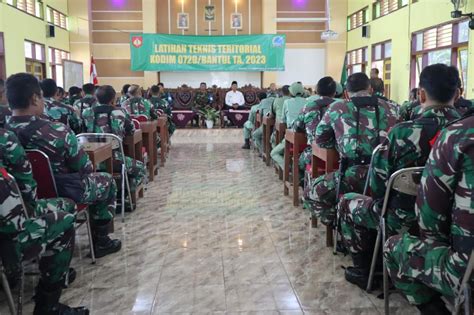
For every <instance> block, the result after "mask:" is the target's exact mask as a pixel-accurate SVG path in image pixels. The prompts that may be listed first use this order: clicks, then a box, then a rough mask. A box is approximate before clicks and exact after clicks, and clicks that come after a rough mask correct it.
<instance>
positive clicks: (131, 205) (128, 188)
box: [124, 170, 133, 209]
mask: <svg viewBox="0 0 474 315" xmlns="http://www.w3.org/2000/svg"><path fill="white" fill-rule="evenodd" d="M124 174H125V176H124V178H125V185H127V194H128V200H130V207H131V208H132V209H133V199H132V192H131V190H130V181H129V180H128V175H127V171H126V170H125V172H124Z"/></svg>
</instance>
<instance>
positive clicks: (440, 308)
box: [416, 296, 451, 315]
mask: <svg viewBox="0 0 474 315" xmlns="http://www.w3.org/2000/svg"><path fill="white" fill-rule="evenodd" d="M416 308H417V309H418V310H419V311H420V313H421V314H422V315H449V314H451V312H450V311H448V309H447V308H446V305H445V304H444V302H443V300H441V298H440V297H439V296H436V297H434V298H433V299H432V300H431V301H429V302H428V303H424V304H420V305H417V306H416Z"/></svg>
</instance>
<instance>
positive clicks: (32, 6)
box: [7, 0, 43, 19]
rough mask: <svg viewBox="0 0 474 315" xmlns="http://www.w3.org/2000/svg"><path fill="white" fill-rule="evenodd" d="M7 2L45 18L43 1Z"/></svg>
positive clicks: (21, 0)
mask: <svg viewBox="0 0 474 315" xmlns="http://www.w3.org/2000/svg"><path fill="white" fill-rule="evenodd" d="M7 4H9V5H11V6H12V7H15V8H17V9H19V10H21V11H24V12H26V13H28V14H30V15H33V16H36V17H38V18H40V19H42V18H43V3H42V2H39V1H38V0H7Z"/></svg>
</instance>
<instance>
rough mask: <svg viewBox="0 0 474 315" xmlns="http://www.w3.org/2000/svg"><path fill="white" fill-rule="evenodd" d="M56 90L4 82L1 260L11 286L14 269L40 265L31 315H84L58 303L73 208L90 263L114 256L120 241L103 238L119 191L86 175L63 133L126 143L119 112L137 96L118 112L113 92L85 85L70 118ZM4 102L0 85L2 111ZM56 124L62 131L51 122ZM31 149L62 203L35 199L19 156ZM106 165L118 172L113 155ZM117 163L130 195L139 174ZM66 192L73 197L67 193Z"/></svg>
mask: <svg viewBox="0 0 474 315" xmlns="http://www.w3.org/2000/svg"><path fill="white" fill-rule="evenodd" d="M89 88H90V89H89ZM137 88H138V87H137ZM57 90H58V88H57V86H56V83H55V82H54V81H53V80H49V79H46V80H43V81H42V82H41V83H40V82H38V80H37V79H36V78H35V77H33V76H32V75H30V74H26V73H19V74H15V75H12V76H10V77H9V78H8V80H7V82H6V101H7V103H8V106H6V105H3V106H1V108H2V109H6V110H4V111H3V112H4V113H6V115H5V116H6V118H5V121H4V123H3V125H2V126H1V127H0V186H1V188H0V239H1V240H5V239H6V240H8V241H9V242H8V243H9V244H13V245H12V246H11V248H12V250H11V251H10V252H9V253H8V254H7V252H4V251H3V248H2V255H1V256H2V257H1V258H2V262H3V265H4V266H5V269H6V270H7V275H8V278H9V280H10V283H11V284H12V285H14V284H15V282H16V281H17V278H18V263H19V262H21V261H23V260H30V259H33V258H35V257H40V260H39V267H40V273H41V275H40V280H39V283H38V285H37V288H36V294H35V302H36V303H35V309H34V314H35V315H38V314H41V315H49V314H81V315H82V314H88V310H87V309H85V308H83V307H79V308H70V307H68V306H66V305H62V304H60V303H59V299H60V296H61V292H62V290H63V288H64V286H65V281H66V280H65V279H66V278H67V279H69V280H68V281H69V282H71V281H72V280H73V279H74V277H75V271H74V270H73V269H72V268H70V267H69V265H70V262H71V259H72V253H73V249H74V238H75V230H74V226H75V221H76V216H75V214H76V203H77V204H85V205H87V206H88V212H89V217H90V223H91V227H92V239H93V246H94V252H95V257H97V258H100V257H103V256H106V255H109V254H112V253H115V252H117V251H119V250H120V249H121V245H122V244H121V241H120V240H118V239H111V238H110V237H109V227H110V223H111V221H112V220H113V218H114V215H115V213H116V211H117V209H116V206H117V198H119V197H120V196H123V195H125V194H124V193H123V192H120V191H118V188H119V189H120V187H117V184H116V182H115V179H114V177H113V176H112V174H108V173H105V172H94V171H93V165H92V163H91V161H90V160H89V157H88V155H87V154H86V152H85V151H84V150H83V148H82V147H81V145H80V143H79V142H78V140H77V138H76V134H75V132H74V130H73V129H72V128H70V127H69V126H71V127H73V128H77V129H76V130H75V131H76V132H82V131H87V132H95V133H113V134H115V135H117V136H119V137H120V138H123V137H125V136H127V135H131V134H132V133H133V132H134V125H133V123H132V121H131V118H130V117H131V116H130V115H131V114H130V112H129V111H127V110H126V109H125V108H128V110H131V111H132V113H133V107H134V106H135V105H136V103H135V101H134V97H135V98H138V96H137V94H136V93H135V87H134V86H131V87H130V95H131V97H130V99H129V100H128V101H127V102H124V104H123V105H124V106H123V108H120V107H117V106H115V99H116V92H115V90H114V89H113V88H112V87H111V86H100V87H98V88H94V87H93V86H87V85H86V86H84V91H85V93H86V95H85V97H83V98H81V99H79V100H76V101H75V106H74V108H76V109H77V108H78V107H79V108H80V109H81V110H80V111H78V113H77V112H76V110H74V109H73V107H72V106H70V105H66V104H63V103H60V102H58V101H57V100H56V99H55V97H54V96H55V95H56V93H57ZM4 94H5V87H4V85H3V84H2V85H0V102H2V103H4V100H5V97H4ZM143 103H145V102H143ZM86 104H87V105H86ZM141 114H142V113H141ZM5 116H4V117H5ZM63 116H64V117H66V120H65V122H66V124H64V123H61V122H59V121H61V119H62V117H63ZM150 118H153V117H152V114H150ZM31 149H38V150H41V151H43V152H44V153H46V154H47V155H48V157H49V160H50V163H51V167H52V172H53V174H54V177H55V180H56V183H57V188H58V195H59V196H60V197H67V198H56V199H48V200H40V199H38V198H37V195H36V188H37V183H36V181H35V180H34V179H33V175H32V169H31V164H30V163H29V161H28V159H27V156H26V153H25V150H31ZM114 159H115V162H116V163H114V165H113V167H114V169H120V167H121V164H122V161H120V159H121V155H120V154H118V152H115V150H114ZM125 159H126V160H125V163H126V165H127V171H128V174H127V175H128V176H129V178H130V182H131V189H132V190H133V189H135V188H136V187H137V186H138V185H139V184H140V183H142V182H143V181H144V178H145V176H146V171H145V166H144V164H143V162H141V161H137V160H134V159H132V158H130V157H125ZM99 168H100V166H99ZM8 174H10V175H11V176H13V177H14V179H15V181H16V183H17V184H18V187H19V189H20V192H21V197H22V199H23V201H24V203H25V206H26V210H27V214H28V215H26V213H24V212H23V211H22V203H21V199H20V198H19V197H20V196H19V195H18V194H17V192H15V190H14V189H13V188H12V185H13V184H12V182H11V180H10V178H9V176H8ZM66 184H68V185H66ZM71 186H74V187H73V189H72V190H70V191H68V188H67V187H71ZM122 198H123V197H122Z"/></svg>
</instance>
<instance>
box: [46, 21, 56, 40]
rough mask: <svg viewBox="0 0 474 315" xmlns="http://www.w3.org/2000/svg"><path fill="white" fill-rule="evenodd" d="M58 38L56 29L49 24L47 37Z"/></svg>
mask: <svg viewBox="0 0 474 315" xmlns="http://www.w3.org/2000/svg"><path fill="white" fill-rule="evenodd" d="M55 36H56V29H55V27H54V25H51V24H48V25H46V37H55Z"/></svg>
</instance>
